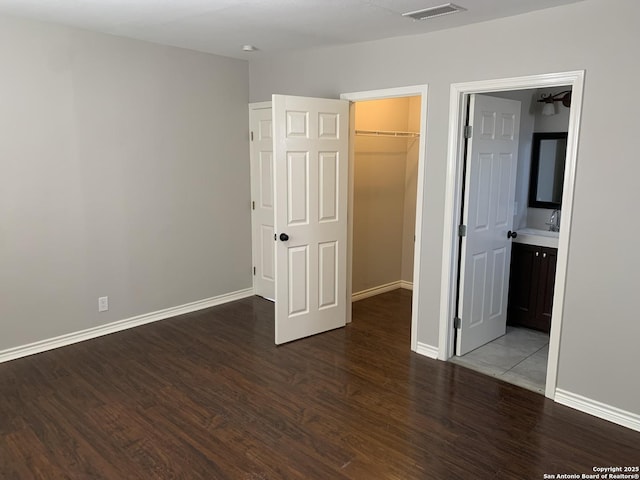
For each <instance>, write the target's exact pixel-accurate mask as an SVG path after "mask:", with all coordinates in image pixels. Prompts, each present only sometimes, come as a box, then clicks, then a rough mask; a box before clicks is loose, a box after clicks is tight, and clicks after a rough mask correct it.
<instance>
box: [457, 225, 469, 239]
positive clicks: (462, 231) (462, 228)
mask: <svg viewBox="0 0 640 480" xmlns="http://www.w3.org/2000/svg"><path fill="white" fill-rule="evenodd" d="M458 236H459V237H466V236H467V226H466V225H458Z"/></svg>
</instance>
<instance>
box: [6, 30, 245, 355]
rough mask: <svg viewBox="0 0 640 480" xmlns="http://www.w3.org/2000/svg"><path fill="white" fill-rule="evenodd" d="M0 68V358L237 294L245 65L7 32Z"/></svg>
mask: <svg viewBox="0 0 640 480" xmlns="http://www.w3.org/2000/svg"><path fill="white" fill-rule="evenodd" d="M0 59H1V60H2V62H1V63H2V75H0V131H1V132H2V135H1V140H0V351H1V350H3V349H6V348H9V347H16V346H20V345H24V344H26V343H30V342H33V341H37V340H42V339H47V338H50V337H53V336H57V335H61V334H65V333H70V332H74V331H78V330H82V329H86V328H90V327H94V326H97V325H100V324H104V323H107V322H111V321H114V320H121V319H124V318H128V317H131V316H134V315H138V314H143V313H148V312H152V311H156V310H160V309H164V308H167V307H172V306H177V305H181V304H185V303H188V302H192V301H195V300H200V299H204V298H208V297H212V296H216V295H220V294H224V293H228V292H232V291H236V290H239V289H244V288H248V287H250V286H251V277H250V268H251V237H250V235H251V233H250V218H249V209H248V205H249V198H250V195H249V162H248V156H249V147H248V139H247V129H248V114H247V102H248V91H249V85H248V65H247V63H246V62H244V61H240V60H232V59H228V58H222V57H215V56H212V55H206V54H201V53H196V52H190V51H186V50H181V49H177V48H169V47H162V46H158V45H153V44H149V43H144V42H139V41H134V40H127V39H123V38H117V37H112V36H108V35H102V34H96V33H90V32H85V31H82V30H75V29H71V28H66V27H62V26H55V25H48V24H43V23H37V22H29V21H22V20H17V19H11V18H1V19H0ZM103 295H108V296H109V303H110V309H109V311H108V312H105V313H100V314H98V311H97V299H98V297H99V296H103Z"/></svg>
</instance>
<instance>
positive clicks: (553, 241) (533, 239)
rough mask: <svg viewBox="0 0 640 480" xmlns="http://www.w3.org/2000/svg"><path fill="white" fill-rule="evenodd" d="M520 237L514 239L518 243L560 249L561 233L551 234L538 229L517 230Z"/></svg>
mask: <svg viewBox="0 0 640 480" xmlns="http://www.w3.org/2000/svg"><path fill="white" fill-rule="evenodd" d="M516 231H517V232H518V236H517V237H516V238H514V239H513V241H514V242H517V243H527V244H529V245H538V246H540V247H551V248H558V238H559V237H560V232H550V231H549V230H539V229H537V228H529V227H527V228H520V229H518V230H516Z"/></svg>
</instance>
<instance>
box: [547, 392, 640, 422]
mask: <svg viewBox="0 0 640 480" xmlns="http://www.w3.org/2000/svg"><path fill="white" fill-rule="evenodd" d="M555 401H556V402H558V403H560V404H562V405H565V406H567V407H571V408H575V409H576V410H580V411H581V412H584V413H588V414H589V415H593V416H594V417H598V418H602V419H604V420H608V421H610V422H613V423H617V424H618V425H622V426H623V427H627V428H630V429H631V430H635V431H637V432H640V415H638V414H637V413H632V412H627V411H626V410H622V409H620V408H617V407H612V406H611V405H607V404H606V403H601V402H598V401H596V400H592V399H590V398H587V397H583V396H582V395H577V394H575V393H571V392H567V391H566V390H562V389H560V388H556V395H555Z"/></svg>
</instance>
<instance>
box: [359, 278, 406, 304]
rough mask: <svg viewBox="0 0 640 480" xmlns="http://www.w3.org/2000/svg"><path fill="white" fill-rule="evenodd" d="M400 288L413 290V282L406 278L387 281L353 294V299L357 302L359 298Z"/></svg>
mask: <svg viewBox="0 0 640 480" xmlns="http://www.w3.org/2000/svg"><path fill="white" fill-rule="evenodd" d="M398 288H405V289H407V290H413V283H411V282H406V281H404V280H398V281H396V282H391V283H385V284H384V285H378V286H377V287H372V288H367V289H366V290H360V291H359V292H355V293H353V294H352V295H351V301H352V302H357V301H358V300H364V299H365V298H369V297H375V296H376V295H380V294H381V293H386V292H391V291H392V290H397V289H398Z"/></svg>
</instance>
